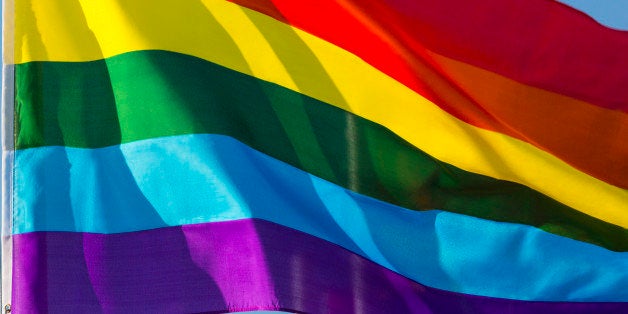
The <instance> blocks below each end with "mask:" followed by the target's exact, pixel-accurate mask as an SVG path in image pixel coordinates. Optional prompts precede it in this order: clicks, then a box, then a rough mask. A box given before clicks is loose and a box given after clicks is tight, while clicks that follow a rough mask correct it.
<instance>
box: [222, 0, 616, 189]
mask: <svg viewBox="0 0 628 314" xmlns="http://www.w3.org/2000/svg"><path fill="white" fill-rule="evenodd" d="M232 2H235V3H238V4H241V5H244V6H246V7H249V8H252V9H255V10H257V11H259V12H261V13H264V14H267V15H269V16H272V17H273V18H276V19H278V20H280V21H284V22H287V23H289V24H291V25H294V26H296V27H298V28H301V29H303V30H305V31H306V32H309V33H311V34H313V35H315V36H319V37H321V38H322V39H324V40H327V41H329V42H331V43H333V44H336V45H338V46H340V47H342V48H344V49H346V50H348V51H350V52H352V53H355V54H356V55H357V56H359V57H361V58H363V59H364V60H365V61H366V62H368V63H370V64H371V65H373V66H374V67H375V68H377V69H379V70H381V71H382V72H384V73H386V74H388V75H390V76H391V77H393V78H395V79H396V80H398V81H400V82H401V83H403V84H404V85H406V86H408V87H409V88H411V89H413V90H414V91H416V92H418V93H419V94H421V95H423V96H425V97H426V98H428V99H430V100H431V101H432V102H434V103H435V104H437V105H438V106H440V107H441V108H442V109H443V110H445V111H447V112H448V113H450V114H452V115H454V116H456V117H457V118H459V119H461V120H464V121H465V122H467V123H470V124H473V125H475V126H478V127H481V128H485V129H488V130H492V131H496V132H500V133H503V134H506V135H509V136H512V137H515V138H518V139H520V140H524V141H527V142H529V143H531V144H534V145H535V146H537V147H539V148H541V149H543V150H545V151H547V152H549V153H552V154H553V155H555V156H557V157H559V158H561V159H562V160H564V161H566V162H567V163H569V164H571V165H573V166H574V167H576V168H578V169H580V170H582V171H584V172H586V173H588V174H590V175H593V176H595V177H597V178H599V179H602V180H604V181H606V182H609V183H611V184H614V185H616V186H619V187H621V188H627V187H628V175H627V174H628V163H627V162H626V160H628V144H626V141H623V140H620V139H623V138H628V115H626V114H625V113H624V112H618V111H614V110H607V109H603V108H600V107H598V106H594V105H591V104H589V103H586V102H583V101H580V100H577V99H573V98H570V97H566V96H563V95H560V94H556V93H552V92H549V91H545V90H542V89H538V88H535V87H532V86H527V85H524V84H521V83H518V82H516V81H513V80H510V79H508V78H506V77H503V76H500V75H497V74H494V73H492V72H489V71H485V70H482V69H480V68H477V67H474V66H471V65H468V64H465V63H462V62H458V61H455V60H452V59H450V58H447V57H444V56H442V55H440V54H436V53H434V52H432V51H430V50H428V49H426V48H425V47H422V46H413V47H408V46H407V45H405V44H404V42H403V38H398V36H397V35H400V34H396V33H395V29H394V28H386V27H381V26H378V24H377V22H378V18H380V17H381V18H382V19H385V17H382V13H381V12H380V13H374V14H373V15H374V16H367V15H366V13H364V12H360V11H356V10H352V9H351V6H347V5H346V4H343V2H338V1H307V0H306V1H282V0H278V1H267V0H232ZM360 3H361V4H363V3H364V2H360ZM361 4H357V6H361ZM428 6H429V4H428ZM370 13H373V12H370ZM321 17H326V20H327V21H328V22H326V23H321V22H320V19H321ZM391 23H392V22H391ZM583 88H586V87H583ZM609 165H612V166H611V168H612V169H611V168H609Z"/></svg>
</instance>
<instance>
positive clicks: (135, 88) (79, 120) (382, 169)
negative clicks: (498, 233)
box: [16, 51, 628, 251]
mask: <svg viewBox="0 0 628 314" xmlns="http://www.w3.org/2000/svg"><path fill="white" fill-rule="evenodd" d="M16 89H17V90H16V92H17V93H16V95H17V96H16V97H17V102H16V106H17V119H18V121H17V122H18V134H17V139H16V140H17V143H16V147H17V148H19V149H24V148H29V147H39V146H46V145H65V146H73V147H84V148H96V147H104V146H110V145H117V144H121V143H127V142H131V141H136V140H141V139H148V138H155V137H161V136H171V135H181V134H198V133H215V134H224V135H228V136H232V137H234V138H236V139H238V140H240V141H242V142H244V143H246V144H247V145H249V146H251V147H253V148H255V149H257V150H259V151H262V152H264V153H266V154H268V155H270V156H272V157H275V158H277V159H279V160H282V161H284V162H287V163H289V164H291V165H294V166H296V167H298V168H301V169H303V170H305V171H308V172H310V173H312V174H314V175H316V176H319V177H321V178H323V179H326V180H329V181H331V182H333V183H336V184H339V185H341V186H344V187H347V188H350V189H352V190H354V191H356V192H359V193H362V194H365V195H369V196H372V197H375V198H378V199H381V200H384V201H387V202H390V203H393V204H397V205H400V206H403V207H407V208H410V209H416V210H421V209H442V210H446V211H451V212H456V213H462V214H467V215H472V216H476V217H480V218H485V219H491V220H496V221H508V222H517V223H523V224H528V225H533V226H537V227H539V228H542V229H544V230H546V231H549V232H552V233H555V234H559V235H563V236H567V237H570V238H574V239H577V240H581V241H586V242H590V243H594V244H597V245H600V246H604V247H606V248H609V249H611V250H616V251H628V232H627V230H625V229H623V228H621V227H618V226H615V225H612V224H609V223H605V222H603V221H601V220H598V219H595V218H592V217H590V216H587V215H585V214H582V213H580V212H578V211H576V210H573V209H571V208H569V207H567V206H565V205H563V204H561V203H558V202H556V201H554V200H552V199H551V198H549V197H546V196H544V195H543V194H541V193H538V192H536V191H534V190H532V189H530V188H528V187H525V186H523V185H520V184H515V183H512V182H506V181H501V180H495V179H492V178H489V177H486V176H482V175H478V174H474V173H470V172H466V171H463V170H461V169H459V168H456V167H454V166H452V165H449V164H446V163H442V162H440V161H438V160H435V159H434V158H432V157H430V156H429V155H427V154H425V153H423V152H422V151H420V150H418V149H417V148H415V147H413V146H412V145H410V144H409V143H407V142H405V141H404V140H402V139H401V138H399V137H398V136H396V135H395V134H394V133H392V132H390V131H389V130H388V129H386V128H384V127H382V126H380V125H378V124H375V123H373V122H370V121H368V120H365V119H363V118H360V117H358V116H356V115H353V114H350V113H348V112H345V111H343V110H341V109H338V108H336V107H333V106H329V105H327V104H325V103H322V102H320V101H317V100H315V99H312V98H309V97H307V96H304V95H301V94H299V93H297V92H294V91H291V90H289V89H286V88H283V87H280V86H278V85H275V84H271V83H268V82H265V81H261V80H259V79H256V78H254V77H250V76H247V75H244V74H241V73H239V72H235V71H232V70H229V69H226V68H224V67H221V66H218V65H215V64H212V63H210V62H207V61H204V60H201V59H197V58H195V57H191V56H186V55H182V54H177V53H172V52H165V51H141V52H131V53H126V54H122V55H119V56H115V57H112V58H108V59H105V60H99V61H92V62H83V63H69V62H32V63H26V64H20V65H16ZM385 105H386V104H382V106H385ZM452 149H455V148H452Z"/></svg>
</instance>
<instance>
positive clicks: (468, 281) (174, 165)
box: [14, 135, 628, 301]
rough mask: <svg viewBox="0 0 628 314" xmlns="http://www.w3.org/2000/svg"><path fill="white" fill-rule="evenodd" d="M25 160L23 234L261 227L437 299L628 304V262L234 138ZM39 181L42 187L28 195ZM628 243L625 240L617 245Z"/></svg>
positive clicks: (20, 211) (58, 151)
mask: <svg viewBox="0 0 628 314" xmlns="http://www.w3.org/2000/svg"><path fill="white" fill-rule="evenodd" d="M17 153H18V155H17V156H16V164H17V166H19V167H17V169H19V171H20V172H19V173H17V174H16V185H17V186H16V196H15V199H16V204H15V208H16V209H15V210H16V216H15V222H16V225H15V227H14V228H15V229H14V230H15V232H16V233H20V234H21V233H27V232H33V231H71V232H96V233H119V232H129V231H136V230H143V229H151V228H158V227H164V226H176V225H183V224H190V223H203V222H215V221H225V220H234V219H242V218H260V219H264V220H268V221H272V222H275V223H279V224H282V225H285V226H288V227H291V228H295V229H298V230H301V231H303V232H306V233H309V234H311V235H314V236H317V237H320V238H322V239H325V240H328V241H331V242H334V243H336V244H338V245H341V246H342V247H345V248H347V249H349V250H351V251H353V252H355V253H358V254H360V255H362V256H365V257H367V258H369V259H371V260H373V261H375V262H377V263H378V264H380V265H383V266H385V267H388V268H390V269H393V270H395V271H397V272H399V273H401V274H402V275H404V276H406V277H408V278H411V279H413V280H416V281H418V282H420V283H423V284H425V285H428V286H431V287H435V288H438V289H444V290H449V291H455V292H461V293H469V294H477V295H485V296H494V297H504V298H513V299H523V300H546V301H567V300H574V301H575V300H578V301H626V300H628V295H627V293H628V291H626V290H625V289H622V287H623V286H624V285H625V283H626V281H627V280H628V273H626V271H625V269H627V267H628V258H626V256H627V254H628V253H617V252H612V251H608V250H605V249H603V248H600V247H597V246H594V245H590V244H587V243H583V242H579V241H574V240H571V239H568V238H563V237H560V236H555V235H552V234H549V233H546V232H543V231H541V230H539V229H536V228H531V227H528V226H525V225H515V224H508V223H497V222H492V221H486V220H482V219H478V218H472V217H468V216H464V215H458V214H452V213H447V212H440V211H428V212H416V211H410V210H407V209H404V208H400V207H396V206H393V205H390V204H387V203H383V202H380V201H377V200H374V199H371V198H368V197H364V196H361V195H359V194H355V193H352V192H350V191H348V190H346V189H343V188H341V187H338V186H336V185H333V184H331V183H329V182H327V181H324V180H321V179H319V178H317V177H314V176H312V175H309V174H308V173H306V172H302V171H300V170H298V169H295V168H293V167H290V166H287V165H286V164H284V163H282V162H279V161H277V160H275V159H272V158H270V157H267V156H265V155H263V154H261V153H259V152H256V151H254V150H252V149H250V148H248V147H247V146H245V145H243V144H241V143H239V142H237V141H235V140H233V139H231V138H229V137H225V136H219V135H188V136H177V137H166V138H158V139H151V140H145V141H138V142H133V143H128V144H123V145H121V146H113V147H107V148H100V149H77V148H64V147H44V148H35V149H29V150H23V151H18V152H17ZM33 180H35V181H36V182H39V184H38V185H36V186H34V185H31V184H29V182H32V181H33ZM164 183H166V184H164ZM627 238H628V236H627V234H626V232H625V230H624V233H623V235H622V236H621V238H619V239H618V240H619V241H623V242H626V239H627ZM559 248H560V249H559ZM486 261H496V262H497V261H498V262H497V264H496V263H486ZM565 261H569V262H565ZM496 265H499V266H496ZM576 278H578V279H576ZM574 280H578V283H577V284H575V283H574ZM576 287H578V288H576Z"/></svg>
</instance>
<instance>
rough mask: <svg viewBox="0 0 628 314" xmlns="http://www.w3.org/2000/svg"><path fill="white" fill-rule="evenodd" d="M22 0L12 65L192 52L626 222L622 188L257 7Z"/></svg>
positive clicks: (455, 159) (465, 164) (215, 1)
mask: <svg viewBox="0 0 628 314" xmlns="http://www.w3.org/2000/svg"><path fill="white" fill-rule="evenodd" d="M29 2H31V1H25V0H24V1H19V2H18V3H17V8H16V11H17V16H18V17H20V19H19V21H18V22H17V25H16V34H15V40H16V46H15V47H16V50H15V61H16V63H23V62H28V61H35V60H38V61H46V60H50V61H88V60H96V59H101V58H107V57H110V56H114V55H117V54H121V53H124V52H128V51H136V50H146V49H162V50H169V51H175V52H180V53H185V54H189V55H194V56H197V57H200V58H203V59H205V60H208V61H211V62H214V63H217V64H220V65H222V66H225V67H228V68H231V69H234V70H236V71H239V72H242V73H245V74H249V75H253V76H255V77H258V78H260V79H263V80H266V81H270V82H274V83H277V84H279V85H282V86H285V87H287V88H290V89H293V90H296V91H299V92H301V93H303V94H306V95H308V96H311V97H314V98H317V99H319V100H322V101H324V102H327V103H330V104H332V105H335V106H337V107H339V108H342V109H344V110H347V111H350V112H353V113H356V114H358V115H360V116H362V117H364V118H366V119H369V120H371V121H374V122H377V123H379V124H381V125H384V126H386V127H388V128H389V129H391V130H392V131H394V132H395V133H397V134H398V135H400V136H401V137H403V138H404V139H406V140H407V141H409V142H410V143H412V144H413V145H415V146H416V147H419V148H420V149H422V150H424V151H425V152H427V153H428V154H430V155H432V156H434V157H435V158H438V159H440V160H442V161H444V162H447V163H451V164H453V165H456V166H458V167H460V168H463V169H466V170H468V171H472V172H476V173H481V174H484V175H488V176H491V177H495V178H499V179H505V180H510V181H514V182H519V183H522V184H525V185H527V186H530V187H532V188H533V189H535V190H537V191H540V192H542V193H544V194H546V195H549V196H550V197H552V198H554V199H556V200H558V201H560V202H562V203H564V204H567V205H568V206H571V207H573V208H575V209H577V210H580V211H582V212H584V213H586V214H589V215H591V216H593V217H597V218H599V219H601V220H604V221H607V222H610V223H613V224H616V225H619V226H622V227H624V228H627V227H628V214H627V213H628V210H627V209H628V191H627V190H624V189H621V188H618V187H615V186H612V185H609V184H607V183H605V182H603V181H600V180H598V179H595V178H593V177H590V176H588V175H586V174H584V173H581V172H579V171H577V170H575V169H574V168H572V167H570V166H569V165H567V164H565V163H564V162H562V161H561V160H559V159H558V158H556V157H554V156H552V155H551V154H548V153H546V152H544V151H542V150H539V149H537V148H535V147H534V146H532V145H529V144H527V143H525V142H522V141H519V140H516V139H513V138H511V137H509V136H505V135H503V134H499V133H495V132H491V131H486V130H483V129H479V128H476V127H473V126H471V125H468V124H466V123H464V122H462V121H460V120H457V119H456V118H454V117H452V116H451V115H449V114H447V113H446V112H444V111H442V110H441V109H439V108H438V107H437V106H436V105H434V104H433V103H431V102H430V101H428V100H427V99H425V98H423V97H421V96H420V95H418V94H416V93H414V92H413V91H411V90H410V89H408V88H407V87H405V86H404V85H402V84H400V83H398V82H397V81H395V80H393V79H391V78H390V77H388V76H386V75H384V74H383V73H381V72H379V71H378V70H376V69H375V68H373V67H371V66H370V65H368V64H367V63H365V62H363V61H362V60H361V59H359V58H357V57H356V56H354V55H352V54H350V53H348V52H347V51H345V50H342V49H340V48H338V47H336V46H334V45H332V44H330V43H328V42H326V41H323V40H321V39H319V38H317V37H315V36H312V35H309V34H308V33H305V32H303V31H300V30H298V29H296V28H293V27H290V26H288V25H285V24H283V23H281V22H278V21H276V20H274V19H271V18H269V17H267V16H265V15H262V14H260V13H257V12H255V11H251V10H248V9H245V8H243V7H240V6H238V5H235V4H232V3H229V2H226V1H222V0H203V1H201V2H199V1H171V0H153V1H144V0H125V1H111V0H109V1H107V0H99V1H93V0H81V1H76V0H58V1H39V0H32V3H29ZM338 136H343V135H342V134H339V135H338ZM539 210H543V209H542V208H539Z"/></svg>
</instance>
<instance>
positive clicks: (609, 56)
mask: <svg viewBox="0 0 628 314" xmlns="http://www.w3.org/2000/svg"><path fill="white" fill-rule="evenodd" d="M231 1H232V2H235V3H238V4H241V5H243V6H246V7H249V8H252V9H254V10H257V11H259V12H262V13H264V14H268V15H270V16H273V17H274V18H276V19H279V20H282V21H284V22H288V23H290V24H292V25H294V26H296V27H299V28H302V29H304V30H306V31H308V32H310V33H312V34H315V35H317V36H320V37H322V38H324V39H325V40H328V41H330V42H332V43H335V44H337V45H339V46H341V47H343V48H345V49H347V50H349V51H352V52H354V53H355V52H359V53H358V54H359V55H360V56H361V57H362V58H364V59H365V60H367V61H369V62H371V63H372V64H376V65H377V66H378V67H380V66H381V67H386V70H385V72H386V73H391V74H394V75H393V76H394V77H395V78H397V79H398V80H400V81H401V82H404V83H405V84H409V83H411V82H412V81H413V80H412V78H414V80H416V77H415V75H413V72H414V71H412V69H408V65H410V66H412V65H413V64H412V62H408V61H410V60H412V59H422V58H423V57H424V53H423V51H424V49H425V48H426V47H427V48H429V49H431V50H434V51H435V52H438V53H441V54H443V55H445V56H447V57H451V58H454V59H457V60H461V61H464V62H467V63H469V64H472V65H476V66H479V67H482V68H485V69H488V70H491V71H493V72H496V73H499V74H501V75H504V76H507V77H510V78H513V79H515V80H517V81H520V82H522V83H525V84H529V85H533V86H537V87H541V88H544V89H547V90H551V91H555V92H558V93H561V94H564V95H568V96H572V97H576V98H579V99H582V100H585V101H588V102H591V103H594V104H596V105H598V106H601V107H606V108H610V109H618V110H623V111H628V103H627V101H626V99H628V88H625V82H628V71H627V70H626V69H628V58H626V56H627V55H628V33H627V32H622V31H617V30H613V29H610V28H606V27H604V26H602V25H600V24H598V23H597V22H595V21H594V20H593V19H591V18H589V17H587V16H586V15H583V14H581V13H580V12H579V11H577V10H574V9H572V8H570V7H567V6H564V5H562V4H560V3H556V2H554V1H547V0H507V1H504V0H485V1H466V0H446V1H425V0H416V1H400V0H383V1H382V0H378V1H371V0H359V1H357V0H355V1H352V0H345V1H330V0H317V1H313V0H302V1H290V0H231ZM359 17H363V18H362V19H360V18H359ZM395 55H397V56H396V57H393V58H392V60H391V59H389V58H390V57H391V56H395ZM399 56H403V57H405V59H406V60H404V61H401V60H399V59H400V58H399ZM410 57H412V58H410ZM415 61H416V62H421V61H425V60H415ZM389 63H390V64H389ZM391 69H395V70H394V71H390V70H391ZM415 84H416V83H415ZM409 86H411V84H409Z"/></svg>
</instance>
